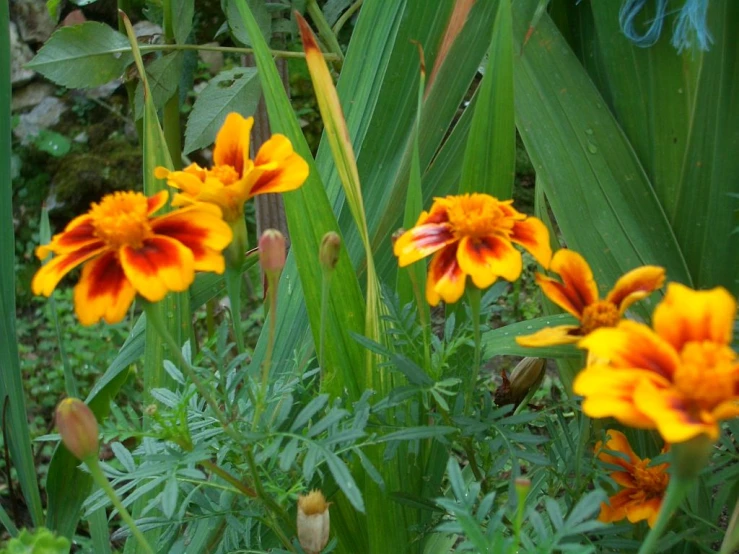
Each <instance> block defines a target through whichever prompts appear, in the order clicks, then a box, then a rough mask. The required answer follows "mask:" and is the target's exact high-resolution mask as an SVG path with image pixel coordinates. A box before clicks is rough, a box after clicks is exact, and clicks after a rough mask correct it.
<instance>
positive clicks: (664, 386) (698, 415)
mask: <svg viewBox="0 0 739 554" xmlns="http://www.w3.org/2000/svg"><path fill="white" fill-rule="evenodd" d="M735 317H736V300H735V299H734V298H733V297H732V296H731V294H729V293H728V291H726V289H723V288H721V287H717V288H715V289H712V290H708V291H694V290H692V289H690V288H688V287H685V286H683V285H680V284H678V283H670V285H669V286H668V288H667V294H666V296H665V298H664V299H663V300H662V302H660V304H659V305H658V306H657V308H656V309H655V310H654V316H653V318H652V320H653V327H654V328H653V329H650V328H649V327H647V326H646V325H643V324H641V323H636V322H633V321H621V322H620V323H619V324H618V327H613V328H606V329H598V330H596V331H594V332H593V333H591V334H590V335H588V336H587V337H585V338H584V339H582V340H581V341H580V343H579V344H578V346H579V347H580V348H586V349H588V351H589V352H590V353H591V354H593V355H594V356H595V359H596V362H595V363H594V364H592V365H589V366H588V367H586V368H585V369H584V370H583V371H581V372H580V373H579V374H578V376H577V378H576V379H575V383H574V391H575V393H576V394H579V395H582V396H584V397H585V399H584V401H583V404H582V409H583V411H584V412H585V413H586V414H587V415H589V416H590V417H615V418H616V419H617V420H619V421H620V422H621V423H623V424H625V425H629V426H630V427H638V428H643V429H657V430H659V432H660V434H661V435H662V437H663V438H664V439H665V442H668V443H671V444H675V443H682V442H684V441H688V440H690V439H693V438H696V437H699V436H703V435H705V436H706V437H708V439H710V440H711V441H715V440H716V439H717V438H718V436H719V422H720V421H721V420H724V419H730V418H733V417H736V416H739V356H737V353H736V352H735V351H734V350H733V349H732V348H731V347H730V346H729V345H730V344H731V335H732V325H733V324H734V318H735Z"/></svg>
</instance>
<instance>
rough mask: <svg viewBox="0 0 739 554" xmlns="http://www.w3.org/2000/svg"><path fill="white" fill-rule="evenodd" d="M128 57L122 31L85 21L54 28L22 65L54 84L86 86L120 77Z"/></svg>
mask: <svg viewBox="0 0 739 554" xmlns="http://www.w3.org/2000/svg"><path fill="white" fill-rule="evenodd" d="M131 59H132V58H131V53H130V52H129V43H128V39H126V37H125V36H124V35H122V34H121V33H119V32H118V31H114V30H113V29H111V28H110V27H109V26H108V25H105V24H103V23H97V22H95V21H87V22H85V23H82V24H80V25H72V26H69V27H62V28H61V29H59V30H58V31H56V32H55V33H54V34H53V35H51V37H50V38H49V40H47V41H46V43H45V44H44V45H43V46H42V47H41V50H39V51H38V54H36V56H35V57H34V58H33V59H32V60H31V61H30V62H28V63H27V64H26V67H27V68H28V69H33V70H34V71H38V72H39V73H41V74H42V75H43V76H44V77H46V78H47V79H49V80H51V81H54V82H55V83H56V84H58V85H62V86H65V87H68V88H90V87H96V86H98V85H104V84H105V83H107V82H109V81H112V80H113V79H116V78H118V77H120V76H121V75H122V74H123V70H124V69H125V68H126V66H127V65H128V64H130V63H131Z"/></svg>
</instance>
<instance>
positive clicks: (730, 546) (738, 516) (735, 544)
mask: <svg viewBox="0 0 739 554" xmlns="http://www.w3.org/2000/svg"><path fill="white" fill-rule="evenodd" d="M737 548H739V500H738V501H737V503H736V506H734V513H732V514H731V520H729V527H728V528H727V530H726V535H725V536H724V540H723V541H722V542H721V550H720V551H719V554H731V553H732V552H734V551H735V550H736V549H737Z"/></svg>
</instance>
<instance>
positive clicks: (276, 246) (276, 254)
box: [259, 229, 285, 275]
mask: <svg viewBox="0 0 739 554" xmlns="http://www.w3.org/2000/svg"><path fill="white" fill-rule="evenodd" d="M259 263H260V264H261V265H262V269H263V270H264V273H265V274H266V275H279V274H280V272H281V271H282V268H283V267H285V237H284V235H283V234H282V233H280V232H279V231H277V230H276V229H267V230H266V231H265V232H264V233H262V236H261V237H259Z"/></svg>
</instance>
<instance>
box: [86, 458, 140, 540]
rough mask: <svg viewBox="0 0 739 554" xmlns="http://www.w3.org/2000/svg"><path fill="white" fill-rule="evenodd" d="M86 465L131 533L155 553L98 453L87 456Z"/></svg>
mask: <svg viewBox="0 0 739 554" xmlns="http://www.w3.org/2000/svg"><path fill="white" fill-rule="evenodd" d="M85 465H86V466H87V469H89V470H90V475H91V476H92V478H93V480H94V481H95V482H96V483H97V485H98V486H99V487H100V488H101V489H103V492H105V494H106V495H107V496H108V498H110V501H111V502H112V503H113V506H114V507H115V509H116V510H118V514H119V515H120V516H121V519H122V520H123V521H125V522H126V523H127V524H128V527H129V529H131V534H132V535H133V536H134V537H136V540H137V541H139V544H140V545H141V548H143V549H144V551H145V552H148V553H151V554H154V550H153V549H152V548H151V546H150V545H149V543H148V542H146V539H145V538H144V535H143V533H142V532H141V531H140V530H139V528H138V527H136V522H135V521H134V520H133V518H132V517H131V514H129V513H128V510H126V507H125V506H124V505H123V503H122V502H121V499H120V498H118V495H117V494H116V493H115V491H114V490H113V487H112V486H111V485H110V482H109V481H108V478H107V477H106V476H105V474H104V473H103V470H102V469H101V468H100V462H99V461H98V459H97V454H95V455H94V456H90V457H89V458H87V459H86V460H85Z"/></svg>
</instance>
